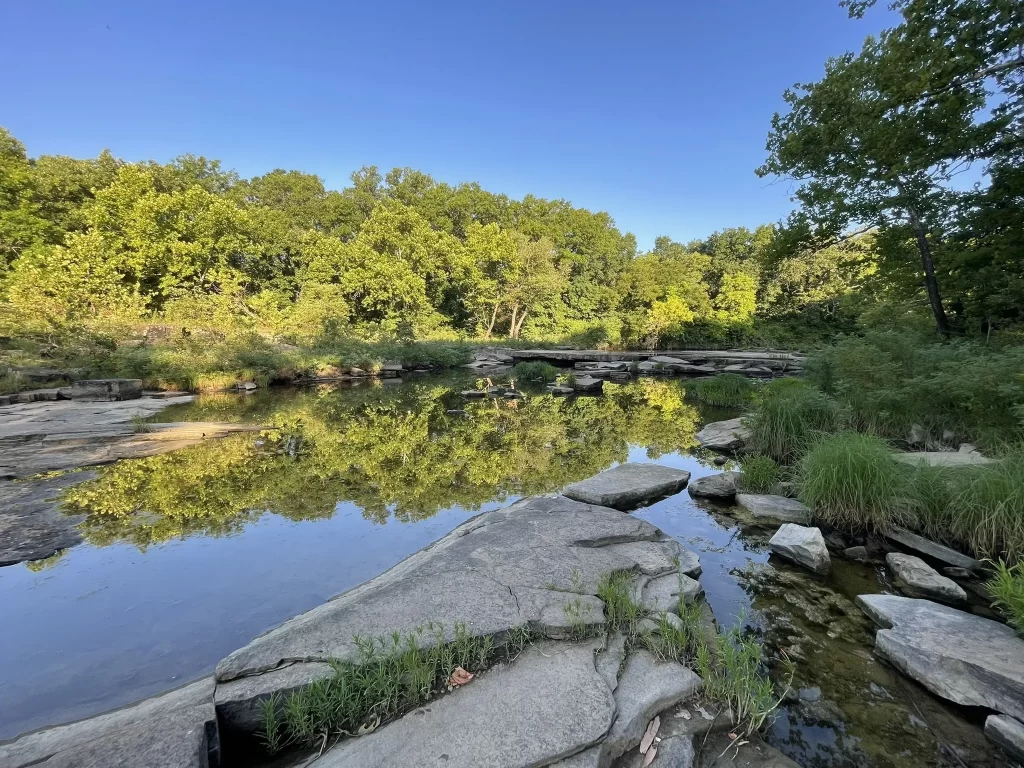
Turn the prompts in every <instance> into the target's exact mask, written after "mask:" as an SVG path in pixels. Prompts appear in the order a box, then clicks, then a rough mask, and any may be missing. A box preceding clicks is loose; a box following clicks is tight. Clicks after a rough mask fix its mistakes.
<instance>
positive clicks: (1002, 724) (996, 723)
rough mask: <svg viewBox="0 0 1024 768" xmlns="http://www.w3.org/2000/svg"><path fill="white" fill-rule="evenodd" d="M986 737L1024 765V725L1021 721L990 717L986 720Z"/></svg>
mask: <svg viewBox="0 0 1024 768" xmlns="http://www.w3.org/2000/svg"><path fill="white" fill-rule="evenodd" d="M985 735H986V736H988V737H989V739H991V740H992V741H993V742H994V743H995V744H998V745H999V746H1000V747H1002V749H1003V751H1005V752H1006V754H1008V755H1009V756H1010V757H1012V758H1013V759H1014V760H1016V761H1017V762H1019V763H1024V723H1021V722H1020V720H1014V719H1013V718H1012V717H1007V716H1006V715H989V716H988V717H987V718H986V719H985Z"/></svg>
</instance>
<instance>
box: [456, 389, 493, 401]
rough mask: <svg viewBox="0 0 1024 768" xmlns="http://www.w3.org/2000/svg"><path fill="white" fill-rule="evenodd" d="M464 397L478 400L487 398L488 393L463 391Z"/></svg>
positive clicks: (474, 390) (471, 390)
mask: <svg viewBox="0 0 1024 768" xmlns="http://www.w3.org/2000/svg"><path fill="white" fill-rule="evenodd" d="M461 394H462V396H463V397H465V398H469V399H476V398H482V397H487V393H486V392H484V390H482V389H464V390H462V393H461Z"/></svg>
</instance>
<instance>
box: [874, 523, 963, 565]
mask: <svg viewBox="0 0 1024 768" xmlns="http://www.w3.org/2000/svg"><path fill="white" fill-rule="evenodd" d="M885 537H886V538H887V539H889V540H890V541H895V542H896V543H897V544H902V545H903V546H904V547H906V548H907V549H912V550H914V551H915V552H918V553H920V554H923V555H927V556H928V557H931V558H933V559H935V560H938V561H940V562H943V563H946V564H947V565H952V566H955V567H957V568H966V569H967V570H969V571H977V570H980V568H981V562H980V561H979V560H975V559H974V558H973V557H968V556H967V555H965V554H963V553H962V552H957V551H956V550H955V549H950V548H949V547H947V546H944V545H942V544H938V543H936V542H934V541H932V540H931V539H926V538H925V537H924V536H918V535H917V534H916V533H911V532H910V531H908V530H906V529H905V528H893V529H892V530H890V531H889V532H888V533H886V534H885Z"/></svg>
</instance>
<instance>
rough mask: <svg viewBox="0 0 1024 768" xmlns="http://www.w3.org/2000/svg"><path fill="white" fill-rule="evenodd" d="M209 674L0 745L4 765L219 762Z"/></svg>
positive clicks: (126, 767) (149, 767) (116, 767)
mask: <svg viewBox="0 0 1024 768" xmlns="http://www.w3.org/2000/svg"><path fill="white" fill-rule="evenodd" d="M213 685H214V684H213V678H212V677H207V678H204V679H202V680H198V681H196V682H194V683H191V684H189V685H186V686H184V687H182V688H178V689H177V690H174V691H171V692H169V693H164V694H161V695H160V696H155V697H153V698H151V699H146V700H144V701H140V702H138V703H137V704H132V705H131V706H129V707H124V708H122V709H117V710H114V711H113V712H108V713H106V714H103V715H99V716H97V717H92V718H89V719H87V720H80V721H79V722H77V723H70V724H69V725H61V726H57V727H56V728H47V729H44V730H41V731H34V732H33V733H29V734H26V735H25V736H22V737H21V738H19V739H16V740H15V741H12V742H8V743H6V744H0V765H3V766H4V768H27V766H30V765H31V766H45V768H137V767H138V766H145V768H207V766H208V765H211V764H212V765H216V764H217V763H218V762H219V750H220V743H219V738H218V735H217V734H218V732H217V717H216V714H215V712H214V708H213Z"/></svg>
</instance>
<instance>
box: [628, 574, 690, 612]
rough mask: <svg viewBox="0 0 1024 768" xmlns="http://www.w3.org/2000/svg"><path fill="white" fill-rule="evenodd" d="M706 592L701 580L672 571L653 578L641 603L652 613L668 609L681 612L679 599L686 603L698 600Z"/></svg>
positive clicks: (645, 590)
mask: <svg viewBox="0 0 1024 768" xmlns="http://www.w3.org/2000/svg"><path fill="white" fill-rule="evenodd" d="M703 594H704V588H703V587H702V586H701V585H700V582H699V581H697V580H695V579H691V578H690V577H689V576H684V575H683V574H681V573H679V574H676V573H670V574H668V575H667V576H659V577H658V578H656V579H651V580H650V581H649V582H648V583H647V586H645V587H644V588H643V597H642V599H641V603H642V604H643V607H644V608H645V609H647V610H648V611H651V612H652V613H658V612H660V611H668V612H670V613H678V612H679V600H680V598H681V599H682V601H683V603H684V604H687V605H688V604H690V603H694V602H696V601H697V600H698V599H699V598H700V596H701V595H703Z"/></svg>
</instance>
